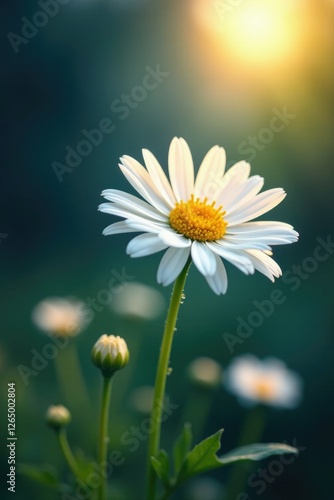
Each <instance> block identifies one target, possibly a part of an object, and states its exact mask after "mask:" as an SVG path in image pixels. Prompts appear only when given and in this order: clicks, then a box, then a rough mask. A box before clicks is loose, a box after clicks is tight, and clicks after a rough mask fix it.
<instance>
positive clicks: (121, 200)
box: [102, 189, 167, 221]
mask: <svg viewBox="0 0 334 500" xmlns="http://www.w3.org/2000/svg"><path fill="white" fill-rule="evenodd" d="M102 196H103V197H104V198H105V199H106V200H109V201H111V202H114V203H115V204H116V206H118V207H121V208H125V209H126V210H130V211H131V212H133V213H136V214H139V215H145V216H148V217H150V218H151V219H154V220H160V221H166V220H167V217H166V216H165V215H164V214H162V213H161V211H160V210H157V209H156V208H154V207H152V206H151V205H149V204H148V203H146V202H145V201H143V200H141V199H140V198H138V197H137V196H133V195H132V194H129V193H125V192H124V191H119V190H118V189H105V190H104V191H102Z"/></svg>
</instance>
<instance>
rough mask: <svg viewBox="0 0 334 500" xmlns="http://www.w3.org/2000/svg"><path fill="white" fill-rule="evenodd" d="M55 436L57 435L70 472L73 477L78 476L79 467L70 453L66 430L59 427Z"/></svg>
mask: <svg viewBox="0 0 334 500" xmlns="http://www.w3.org/2000/svg"><path fill="white" fill-rule="evenodd" d="M57 437H58V441H59V445H60V449H61V451H62V453H63V455H64V458H65V460H66V462H67V465H68V466H69V468H70V470H71V472H72V474H73V475H74V477H80V469H79V466H78V464H77V461H76V460H75V458H74V455H73V453H72V450H71V448H70V445H69V443H68V440H67V435H66V431H65V429H64V428H62V429H59V431H58V432H57Z"/></svg>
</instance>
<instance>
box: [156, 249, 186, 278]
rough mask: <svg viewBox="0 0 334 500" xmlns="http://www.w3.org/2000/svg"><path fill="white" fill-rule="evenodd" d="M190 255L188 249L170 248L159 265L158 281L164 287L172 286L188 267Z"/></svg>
mask: <svg viewBox="0 0 334 500" xmlns="http://www.w3.org/2000/svg"><path fill="white" fill-rule="evenodd" d="M189 253H190V247H188V248H169V249H168V250H167V252H166V253H165V254H164V256H163V257H162V259H161V262H160V264H159V268H158V273H157V280H158V283H160V284H162V285H163V286H168V285H170V284H171V283H172V282H173V281H175V279H176V278H177V277H178V275H179V274H180V273H181V271H182V269H183V268H184V266H185V265H186V262H187V260H188V257H189Z"/></svg>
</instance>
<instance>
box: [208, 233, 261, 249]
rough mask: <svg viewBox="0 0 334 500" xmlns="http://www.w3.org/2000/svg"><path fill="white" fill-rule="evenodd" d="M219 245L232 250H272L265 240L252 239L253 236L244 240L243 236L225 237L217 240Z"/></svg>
mask: <svg viewBox="0 0 334 500" xmlns="http://www.w3.org/2000/svg"><path fill="white" fill-rule="evenodd" d="M217 243H219V244H220V245H221V246H222V247H224V248H227V249H230V250H249V249H250V248H256V249H257V250H270V246H269V244H268V243H267V242H266V241H265V240H264V239H261V238H260V239H256V238H253V239H252V237H251V236H250V237H249V238H242V237H241V236H224V237H223V238H222V239H220V240H217Z"/></svg>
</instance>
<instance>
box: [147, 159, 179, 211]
mask: <svg viewBox="0 0 334 500" xmlns="http://www.w3.org/2000/svg"><path fill="white" fill-rule="evenodd" d="M143 157H144V161H145V165H146V168H147V170H148V172H149V174H150V176H151V179H152V181H153V182H154V184H155V186H156V187H157V189H158V190H159V192H160V194H161V195H162V196H163V197H164V199H165V201H166V203H167V204H168V205H169V207H170V208H172V207H174V205H175V203H176V199H175V195H174V193H173V190H172V188H171V185H170V183H169V181H168V179H167V176H166V174H165V172H164V171H163V169H162V167H161V165H160V163H159V162H158V160H157V159H156V157H155V156H154V155H153V154H152V153H151V152H150V151H149V150H148V149H143Z"/></svg>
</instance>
